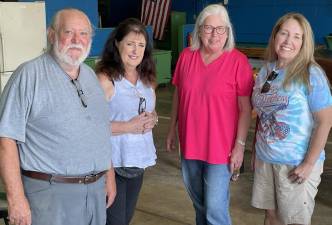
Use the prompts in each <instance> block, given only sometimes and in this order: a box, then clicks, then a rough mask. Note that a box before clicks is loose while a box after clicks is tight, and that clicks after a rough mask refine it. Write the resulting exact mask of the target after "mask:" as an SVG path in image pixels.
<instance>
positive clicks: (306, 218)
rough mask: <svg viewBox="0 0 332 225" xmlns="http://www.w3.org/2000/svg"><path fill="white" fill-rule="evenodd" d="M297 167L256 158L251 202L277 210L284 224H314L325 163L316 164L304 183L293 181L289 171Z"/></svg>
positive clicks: (264, 207) (253, 204)
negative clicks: (313, 219)
mask: <svg viewBox="0 0 332 225" xmlns="http://www.w3.org/2000/svg"><path fill="white" fill-rule="evenodd" d="M294 167H295V166H290V165H282V164H270V163H266V162H263V161H261V160H259V159H258V158H257V157H256V161H255V177H254V185H253V194H252V200H251V204H252V206H254V207H256V208H260V209H275V210H277V212H278V213H279V217H280V219H281V221H282V222H283V223H284V224H310V223H311V216H312V213H313V211H314V207H315V196H316V194H317V191H318V189H317V187H318V185H319V183H320V181H321V178H320V175H321V174H322V172H323V163H316V165H315V167H314V168H313V170H312V172H311V174H310V177H309V178H308V179H307V180H306V181H305V182H304V183H302V184H298V183H292V182H291V181H290V180H289V179H288V173H289V171H291V170H292V169H294Z"/></svg>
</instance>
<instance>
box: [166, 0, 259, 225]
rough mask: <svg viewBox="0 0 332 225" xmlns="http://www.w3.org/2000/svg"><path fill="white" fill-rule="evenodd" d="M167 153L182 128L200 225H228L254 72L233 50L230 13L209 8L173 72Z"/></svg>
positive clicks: (184, 161) (187, 178) (185, 168)
mask: <svg viewBox="0 0 332 225" xmlns="http://www.w3.org/2000/svg"><path fill="white" fill-rule="evenodd" d="M173 84H174V85H175V86H176V89H175V92H174V96H173V109H172V119H171V125H170V129H169V132H168V136H167V150H168V151H171V150H172V149H175V136H176V128H177V125H178V133H179V141H180V147H181V165H182V175H183V180H184V184H185V186H186V188H187V191H188V193H189V195H190V197H191V200H192V202H193V205H194V208H195V211H196V224H198V225H205V224H218V225H220V224H222V225H230V224H231V219H230V215H229V181H230V178H231V175H232V173H233V171H235V170H238V169H239V168H240V167H241V165H242V161H243V153H244V147H245V141H246V137H247V132H248V128H249V125H250V119H251V104H250V95H251V91H252V87H253V77H252V70H251V67H250V65H249V63H248V59H247V57H246V56H245V55H243V54H242V53H240V52H239V51H238V50H236V49H235V48H234V35H233V30H232V25H231V22H230V20H229V17H228V13H227V11H226V9H225V8H224V7H223V6H222V5H219V4H213V5H210V6H207V7H206V8H205V9H203V11H202V12H201V13H200V15H199V16H198V18H197V22H196V25H195V28H194V32H193V45H192V46H191V47H190V48H186V49H184V50H183V52H182V53H181V54H180V56H179V59H178V62H177V66H176V69H175V72H174V77H173Z"/></svg>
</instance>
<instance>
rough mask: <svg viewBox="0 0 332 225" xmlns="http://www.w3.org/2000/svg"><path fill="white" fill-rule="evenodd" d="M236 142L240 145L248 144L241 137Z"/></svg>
mask: <svg viewBox="0 0 332 225" xmlns="http://www.w3.org/2000/svg"><path fill="white" fill-rule="evenodd" d="M236 143H238V144H239V145H241V146H243V147H245V146H246V143H245V142H244V141H242V140H240V139H236Z"/></svg>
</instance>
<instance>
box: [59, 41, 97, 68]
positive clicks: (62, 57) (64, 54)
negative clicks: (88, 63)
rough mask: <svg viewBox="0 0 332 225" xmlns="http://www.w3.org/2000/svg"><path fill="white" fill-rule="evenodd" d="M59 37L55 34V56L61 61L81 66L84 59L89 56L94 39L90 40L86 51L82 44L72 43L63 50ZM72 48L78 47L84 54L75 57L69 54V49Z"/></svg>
mask: <svg viewBox="0 0 332 225" xmlns="http://www.w3.org/2000/svg"><path fill="white" fill-rule="evenodd" d="M58 40H59V39H58V37H57V36H55V42H54V45H53V53H54V55H55V57H56V58H57V59H58V60H59V62H60V63H64V64H67V65H69V66H75V67H76V66H79V65H80V64H81V63H82V62H84V60H85V59H86V58H87V57H88V55H89V52H90V49H91V44H92V41H90V43H89V45H88V47H87V50H86V51H84V48H83V46H82V45H81V44H70V45H68V46H66V47H65V48H64V49H62V50H61V51H60V50H59V41H58ZM70 48H78V49H81V50H82V55H81V56H80V57H79V58H78V59H73V58H72V57H70V56H69V55H68V54H67V51H68V49H70Z"/></svg>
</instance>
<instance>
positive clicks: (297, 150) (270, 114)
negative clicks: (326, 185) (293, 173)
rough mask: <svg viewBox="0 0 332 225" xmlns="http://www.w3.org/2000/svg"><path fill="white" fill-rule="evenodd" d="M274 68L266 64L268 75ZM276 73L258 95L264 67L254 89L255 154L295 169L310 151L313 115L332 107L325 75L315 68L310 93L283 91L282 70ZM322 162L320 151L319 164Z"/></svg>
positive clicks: (293, 88) (301, 88) (300, 87)
mask: <svg viewBox="0 0 332 225" xmlns="http://www.w3.org/2000/svg"><path fill="white" fill-rule="evenodd" d="M274 66H275V65H274V64H269V65H268V67H269V69H268V71H269V72H270V71H272V70H273V68H274ZM276 72H277V73H278V76H277V77H276V78H275V79H274V80H273V81H269V84H270V85H271V87H270V90H269V91H268V92H267V93H261V89H262V86H263V84H264V83H265V81H266V80H267V76H268V74H267V73H268V72H267V70H266V67H263V68H262V69H261V71H260V72H259V74H258V76H257V78H256V82H255V86H254V91H253V95H252V103H253V106H254V109H255V111H256V112H257V115H258V116H259V118H260V123H259V125H258V131H257V136H256V138H257V139H256V140H257V141H256V146H255V147H256V154H257V157H258V158H259V159H261V160H263V161H266V162H269V163H279V164H288V165H298V164H300V163H301V162H302V161H303V159H304V157H305V155H306V152H307V150H308V147H309V143H310V138H311V134H312V131H313V128H314V118H313V113H314V112H317V111H320V110H322V109H324V108H327V107H329V106H332V97H331V92H330V88H329V85H328V81H327V79H326V76H325V74H324V73H323V71H322V70H321V69H320V68H319V67H317V66H311V68H310V86H311V88H310V90H308V89H307V88H306V87H305V86H304V85H299V84H295V83H293V84H291V85H290V87H289V88H287V89H286V90H285V89H284V88H283V87H282V84H283V81H284V78H285V70H282V69H281V70H278V71H276ZM324 159H325V152H324V151H322V152H321V154H320V156H319V161H323V160H324Z"/></svg>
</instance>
